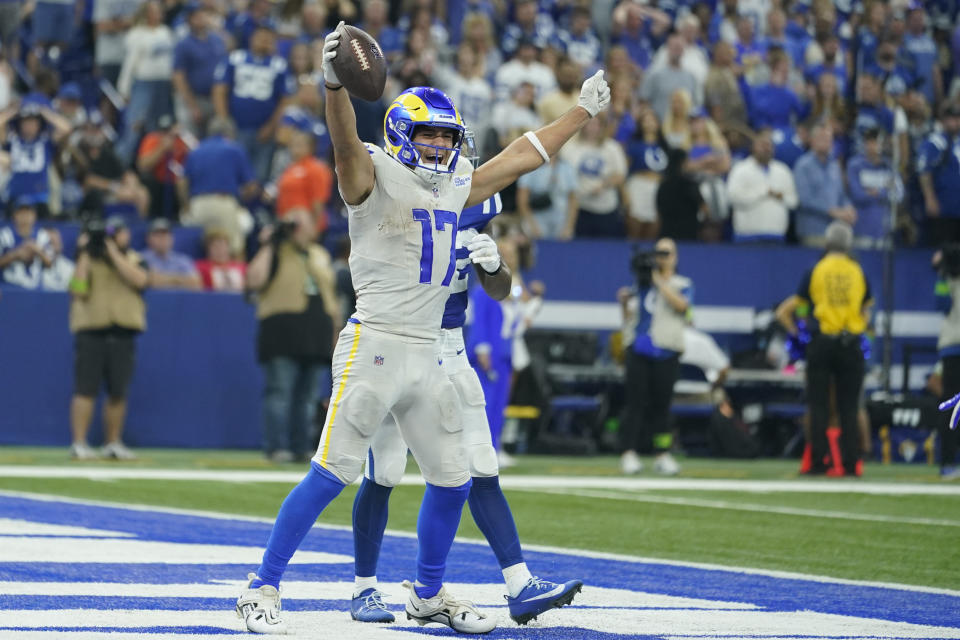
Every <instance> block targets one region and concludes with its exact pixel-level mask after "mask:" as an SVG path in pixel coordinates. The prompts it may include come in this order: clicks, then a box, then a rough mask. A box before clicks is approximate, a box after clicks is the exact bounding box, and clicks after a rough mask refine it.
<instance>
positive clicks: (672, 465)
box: [653, 451, 680, 476]
mask: <svg viewBox="0 0 960 640" xmlns="http://www.w3.org/2000/svg"><path fill="white" fill-rule="evenodd" d="M653 470H654V471H656V472H657V473H659V474H661V475H664V476H675V475H677V474H678V473H680V465H679V464H677V461H676V460H674V459H673V456H672V455H670V453H669V452H666V451H665V452H663V453H661V454H660V455H658V456H657V458H656V459H655V460H654V461H653Z"/></svg>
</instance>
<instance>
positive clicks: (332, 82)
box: [323, 21, 493, 204]
mask: <svg viewBox="0 0 960 640" xmlns="http://www.w3.org/2000/svg"><path fill="white" fill-rule="evenodd" d="M342 25H343V22H342V21H341V22H340V24H339V25H337V28H336V29H334V30H333V31H332V32H331V33H330V35H328V36H327V37H326V39H325V40H324V43H323V82H324V85H325V86H326V88H327V100H326V102H327V106H326V111H327V128H328V130H329V131H330V142H331V143H332V145H333V160H334V164H335V165H336V169H337V179H338V182H339V185H340V194H341V195H342V196H343V200H344V202H346V203H347V204H360V203H361V202H363V201H364V200H366V199H367V196H369V195H370V192H371V191H373V185H374V173H373V160H371V159H370V152H368V151H367V148H366V147H365V146H363V142H361V141H360V137H359V136H358V135H357V114H356V113H354V111H353V105H352V104H350V96H348V95H347V92H346V91H344V89H343V85H342V84H341V83H340V80H339V79H337V74H336V72H334V70H333V65H332V64H331V62H332V61H333V59H334V58H336V57H337V48H338V47H339V46H340V27H341V26H342ZM490 195H493V194H490Z"/></svg>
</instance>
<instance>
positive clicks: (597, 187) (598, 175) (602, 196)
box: [563, 118, 627, 238]
mask: <svg viewBox="0 0 960 640" xmlns="http://www.w3.org/2000/svg"><path fill="white" fill-rule="evenodd" d="M565 159H566V160H568V161H569V162H570V164H571V165H573V168H574V171H575V172H576V174H577V202H578V207H579V209H578V210H577V211H576V215H574V216H572V218H571V219H570V220H569V222H568V228H567V229H566V231H565V232H564V234H563V235H564V236H565V237H577V238H588V237H593V238H597V237H600V238H622V237H624V235H625V234H626V231H625V229H624V221H623V216H622V215H621V213H620V187H622V186H623V183H624V182H625V181H626V179H627V156H626V154H625V153H624V151H623V147H622V146H620V143H619V142H617V141H616V140H613V139H612V138H610V135H609V128H608V126H607V122H606V120H605V119H603V118H594V119H593V120H591V121H590V122H588V123H587V124H586V126H584V127H583V129H582V130H581V132H580V137H579V139H578V140H577V142H576V144H574V145H573V146H572V148H571V149H570V153H569V155H568V156H566V158H565Z"/></svg>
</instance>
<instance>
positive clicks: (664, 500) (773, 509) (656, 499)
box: [520, 489, 960, 527]
mask: <svg viewBox="0 0 960 640" xmlns="http://www.w3.org/2000/svg"><path fill="white" fill-rule="evenodd" d="M520 491H523V489H520ZM539 492H541V493H552V494H556V495H562V496H580V497H582V498H605V499H608V500H627V501H630V502H650V503H656V504H672V505H678V506H682V507H701V508H704V509H725V510H728V511H755V512H758V513H780V514H783V515H789V516H810V517H814V518H833V519H837V520H865V521H867V522H892V523H896V524H916V525H929V526H938V527H960V520H939V519H936V518H911V517H906V516H903V517H901V516H885V515H880V514H869V513H850V512H847V511H826V510H822V509H798V508H796V507H778V506H776V505H766V504H751V503H745V502H730V501H729V500H700V499H697V498H675V497H671V496H657V495H650V494H646V493H639V494H638V493H616V492H613V491H592V490H589V489H586V490H584V489H572V490H568V489H541V490H539Z"/></svg>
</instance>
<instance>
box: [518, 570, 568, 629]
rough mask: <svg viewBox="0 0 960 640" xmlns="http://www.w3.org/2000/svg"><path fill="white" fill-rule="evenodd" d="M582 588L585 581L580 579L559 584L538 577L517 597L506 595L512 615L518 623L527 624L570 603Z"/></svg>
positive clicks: (532, 579)
mask: <svg viewBox="0 0 960 640" xmlns="http://www.w3.org/2000/svg"><path fill="white" fill-rule="evenodd" d="M582 589H583V582H581V581H580V580H571V581H569V582H564V583H563V584H557V583H555V582H550V581H548V580H541V579H540V578H537V577H533V578H530V580H529V581H527V586H525V587H524V588H523V590H522V591H521V592H520V593H518V594H517V597H516V598H511V597H510V596H506V598H507V605H508V606H509V607H510V617H511V618H513V621H514V622H516V623H517V624H527V623H528V622H530V621H531V620H536V619H537V616H539V615H540V614H541V613H543V612H545V611H549V610H550V609H554V608H557V609H559V608H560V607H562V606H563V605H565V604H570V603H571V602H573V597H574V596H575V595H577V594H578V593H580V591H581V590H582Z"/></svg>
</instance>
